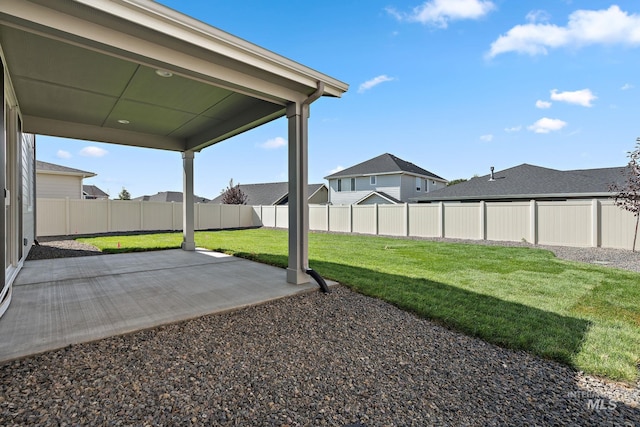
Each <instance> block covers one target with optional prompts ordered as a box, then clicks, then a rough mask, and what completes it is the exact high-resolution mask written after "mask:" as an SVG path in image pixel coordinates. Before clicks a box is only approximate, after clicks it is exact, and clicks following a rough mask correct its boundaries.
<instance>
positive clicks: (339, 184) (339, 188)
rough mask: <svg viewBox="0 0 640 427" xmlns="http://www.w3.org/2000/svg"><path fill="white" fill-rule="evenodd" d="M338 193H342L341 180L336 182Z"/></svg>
mask: <svg viewBox="0 0 640 427" xmlns="http://www.w3.org/2000/svg"><path fill="white" fill-rule="evenodd" d="M338 191H342V180H341V179H339V180H338Z"/></svg>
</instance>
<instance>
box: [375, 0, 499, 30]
mask: <svg viewBox="0 0 640 427" xmlns="http://www.w3.org/2000/svg"><path fill="white" fill-rule="evenodd" d="M494 8H495V5H494V4H493V2H491V1H489V0H429V1H426V2H424V3H423V4H421V5H420V6H417V7H414V8H413V10H412V11H411V13H403V12H398V11H397V10H395V9H393V8H387V12H388V13H389V14H391V15H393V16H394V17H395V18H396V19H398V20H399V21H408V22H419V23H421V24H429V25H434V26H436V27H439V28H447V26H448V25H449V21H458V20H462V19H478V18H482V17H483V16H485V15H486V14H488V13H489V12H490V11H492V10H493V9H494Z"/></svg>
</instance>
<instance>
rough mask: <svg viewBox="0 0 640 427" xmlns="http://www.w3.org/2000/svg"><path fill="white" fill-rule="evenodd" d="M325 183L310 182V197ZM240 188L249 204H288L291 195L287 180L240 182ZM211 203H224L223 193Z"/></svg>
mask: <svg viewBox="0 0 640 427" xmlns="http://www.w3.org/2000/svg"><path fill="white" fill-rule="evenodd" d="M322 187H325V185H324V184H309V187H308V194H309V198H311V196H313V195H314V194H315V193H317V192H318V190H320V189H321V188H322ZM240 190H242V192H243V193H244V194H246V195H247V205H253V206H271V205H280V204H286V202H287V201H288V195H289V184H288V183H287V182H267V183H261V184H240ZM210 203H216V204H220V203H222V194H220V195H219V196H218V197H216V198H214V199H213V200H211V202H210Z"/></svg>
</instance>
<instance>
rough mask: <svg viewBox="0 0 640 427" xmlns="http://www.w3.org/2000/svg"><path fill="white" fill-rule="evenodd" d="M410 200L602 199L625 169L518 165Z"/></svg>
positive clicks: (622, 177)
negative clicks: (560, 168) (552, 167)
mask: <svg viewBox="0 0 640 427" xmlns="http://www.w3.org/2000/svg"><path fill="white" fill-rule="evenodd" d="M490 178H491V174H487V175H484V176H480V177H475V178H471V179H470V180H469V181H466V182H462V183H460V184H455V185H452V186H450V187H445V188H443V189H441V190H436V191H433V192H431V193H428V194H426V195H424V196H420V197H416V198H413V199H411V200H412V201H416V202H427V201H440V200H442V201H446V200H489V199H493V200H496V199H535V198H572V197H573V198H575V197H596V196H599V197H605V196H608V195H610V194H611V192H610V190H609V186H610V185H611V184H612V183H618V184H622V183H624V180H625V167H615V168H603V169H581V170H569V171H560V170H557V169H549V168H544V167H540V166H534V165H529V164H526V163H524V164H522V165H519V166H515V167H512V168H509V169H505V170H502V171H498V172H495V173H494V180H493V181H491V180H490Z"/></svg>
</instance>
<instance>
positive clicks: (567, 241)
mask: <svg viewBox="0 0 640 427" xmlns="http://www.w3.org/2000/svg"><path fill="white" fill-rule="evenodd" d="M591 215H592V202H591V200H585V201H567V202H538V208H537V218H538V243H539V244H541V245H560V246H578V247H587V246H591V237H592V227H591V220H592V218H591Z"/></svg>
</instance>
